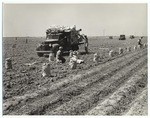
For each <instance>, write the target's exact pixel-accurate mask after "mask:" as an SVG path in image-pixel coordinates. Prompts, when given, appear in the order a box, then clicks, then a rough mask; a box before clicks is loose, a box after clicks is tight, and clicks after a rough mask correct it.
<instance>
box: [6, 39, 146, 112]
mask: <svg viewBox="0 0 150 118" xmlns="http://www.w3.org/2000/svg"><path fill="white" fill-rule="evenodd" d="M137 39H138V38H137ZM137 39H136V38H135V39H132V40H131V39H127V40H126V41H119V40H118V39H107V38H105V37H103V38H100V37H95V38H90V39H89V43H90V45H89V48H90V53H89V54H87V55H85V54H84V53H83V52H82V51H83V49H82V48H81V50H80V51H81V55H80V58H81V59H83V60H84V61H85V63H84V64H79V65H77V69H75V70H70V69H69V65H68V61H69V57H68V56H65V58H66V59H67V62H66V63H65V64H61V65H59V64H56V63H53V64H51V69H52V71H51V72H52V75H53V77H46V78H43V77H42V76H41V65H42V63H43V62H48V58H46V57H42V58H39V57H38V56H37V55H36V53H35V48H36V47H35V46H36V45H37V44H38V42H39V41H40V40H41V39H37V40H34V39H30V40H29V42H28V43H27V44H25V39H24V38H20V39H19V38H18V39H17V40H15V39H13V38H11V39H3V60H5V58H7V57H12V63H13V69H12V70H9V71H6V70H5V68H4V61H3V68H4V69H3V85H4V86H3V114H4V115H147V114H148V113H147V112H148V111H147V110H148V108H147V106H148V103H147V91H148V89H147V59H148V58H147V48H146V47H144V48H141V49H137V50H133V46H134V45H136V44H137ZM143 42H144V43H146V42H147V39H146V38H144V39H143ZM14 44H16V47H15V48H12V45H14ZM129 46H131V47H132V50H131V52H127V51H124V53H123V54H121V55H119V54H118V48H119V47H122V48H124V49H125V48H126V47H129ZM110 49H113V50H114V51H115V52H116V53H115V55H114V57H109V56H108V51H109V50H110ZM95 52H98V53H99V54H100V58H101V60H100V62H98V63H94V62H93V61H92V59H93V54H94V53H95ZM35 61H36V64H34V65H32V66H27V65H25V64H26V63H33V62H35Z"/></svg>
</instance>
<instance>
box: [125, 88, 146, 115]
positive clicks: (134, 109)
mask: <svg viewBox="0 0 150 118" xmlns="http://www.w3.org/2000/svg"><path fill="white" fill-rule="evenodd" d="M123 115H132V116H133V115H136V116H137V115H138V116H139V115H148V88H147V87H146V88H145V90H143V91H142V93H141V94H140V95H139V96H138V97H137V99H136V100H135V101H133V103H132V104H131V105H130V109H128V111H126V112H125V113H123Z"/></svg>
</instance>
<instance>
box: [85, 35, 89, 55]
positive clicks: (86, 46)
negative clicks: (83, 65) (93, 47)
mask: <svg viewBox="0 0 150 118" xmlns="http://www.w3.org/2000/svg"><path fill="white" fill-rule="evenodd" d="M84 40H85V52H86V53H88V38H87V36H86V35H84Z"/></svg>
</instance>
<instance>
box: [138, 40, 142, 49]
mask: <svg viewBox="0 0 150 118" xmlns="http://www.w3.org/2000/svg"><path fill="white" fill-rule="evenodd" d="M141 39H142V38H140V39H139V40H138V45H139V46H140V48H141V47H142V40H141Z"/></svg>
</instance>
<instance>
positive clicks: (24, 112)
mask: <svg viewBox="0 0 150 118" xmlns="http://www.w3.org/2000/svg"><path fill="white" fill-rule="evenodd" d="M54 99H55V97H54ZM54 103H55V102H54ZM44 109H45V108H44ZM36 112H37V111H36ZM24 113H25V112H24ZM33 114H34V112H33Z"/></svg>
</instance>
